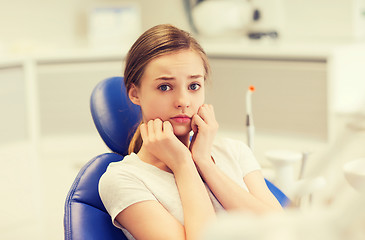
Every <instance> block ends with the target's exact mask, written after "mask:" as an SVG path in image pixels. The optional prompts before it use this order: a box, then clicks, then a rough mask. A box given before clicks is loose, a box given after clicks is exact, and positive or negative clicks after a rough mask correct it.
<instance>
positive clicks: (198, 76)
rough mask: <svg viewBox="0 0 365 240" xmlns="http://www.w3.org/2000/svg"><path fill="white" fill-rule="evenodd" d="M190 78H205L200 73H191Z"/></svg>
mask: <svg viewBox="0 0 365 240" xmlns="http://www.w3.org/2000/svg"><path fill="white" fill-rule="evenodd" d="M189 78H191V79H197V78H203V76H202V75H200V74H196V75H191V76H190V77H189Z"/></svg>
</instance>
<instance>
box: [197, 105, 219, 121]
mask: <svg viewBox="0 0 365 240" xmlns="http://www.w3.org/2000/svg"><path fill="white" fill-rule="evenodd" d="M198 115H199V116H200V117H201V118H202V119H203V120H204V122H206V123H210V122H211V121H213V120H215V116H214V110H213V106H212V105H208V104H204V105H202V106H201V107H200V109H199V111H198Z"/></svg>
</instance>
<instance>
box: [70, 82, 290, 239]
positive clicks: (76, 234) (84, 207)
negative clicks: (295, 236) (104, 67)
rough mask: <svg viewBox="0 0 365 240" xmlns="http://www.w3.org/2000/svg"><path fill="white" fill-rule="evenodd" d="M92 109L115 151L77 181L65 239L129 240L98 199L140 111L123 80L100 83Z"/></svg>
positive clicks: (282, 198)
mask: <svg viewBox="0 0 365 240" xmlns="http://www.w3.org/2000/svg"><path fill="white" fill-rule="evenodd" d="M90 108H91V114H92V118H93V120H94V123H95V126H96V128H97V130H98V132H99V134H100V136H101V138H102V139H103V140H104V142H105V144H106V145H107V146H108V147H109V148H110V150H111V151H112V152H111V153H104V154H101V155H99V156H96V157H95V158H93V159H92V160H90V161H89V162H88V163H86V164H85V166H83V167H82V169H81V170H80V172H79V173H78V175H77V177H76V179H75V180H74V183H73V184H72V186H71V189H70V190H69V193H68V195H67V198H66V202H65V213H64V234H65V240H86V239H87V240H93V239H103V240H112V239H126V237H125V236H124V234H123V232H122V231H121V230H120V229H118V228H116V227H114V225H113V224H112V221H111V218H110V216H109V214H108V212H107V211H106V209H105V207H104V205H103V203H102V201H101V199H100V197H99V192H98V184H99V179H100V177H101V175H102V174H103V173H104V172H105V171H106V168H107V167H108V165H109V163H111V162H116V161H121V160H123V158H124V156H125V155H127V154H128V145H129V140H130V138H131V137H132V136H131V134H130V130H131V129H134V128H136V127H137V125H138V123H139V121H140V117H141V114H140V108H139V106H136V105H134V104H133V103H132V102H131V101H130V100H129V98H128V96H127V94H126V89H125V87H124V82H123V78H122V77H112V78H108V79H105V80H103V81H101V82H100V83H99V84H98V85H97V86H96V87H95V88H94V90H93V92H92V95H91V99H90ZM265 180H266V179H265ZM266 184H267V185H268V187H269V189H270V190H271V191H272V193H273V194H274V195H275V197H276V198H277V199H278V200H279V202H280V204H281V205H282V206H284V207H285V206H287V205H288V204H289V199H288V198H287V197H286V196H285V194H283V193H282V192H281V191H280V190H279V189H278V188H277V187H275V185H274V184H272V183H271V182H270V181H268V180H266Z"/></svg>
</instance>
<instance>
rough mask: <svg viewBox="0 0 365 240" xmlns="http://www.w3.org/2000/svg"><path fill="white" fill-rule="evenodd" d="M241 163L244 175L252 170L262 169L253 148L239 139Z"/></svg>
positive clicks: (238, 146)
mask: <svg viewBox="0 0 365 240" xmlns="http://www.w3.org/2000/svg"><path fill="white" fill-rule="evenodd" d="M237 148H238V156H239V164H240V167H241V170H242V173H243V177H245V176H246V175H247V174H249V173H250V172H252V171H255V170H260V169H261V166H260V164H259V163H258V162H257V160H256V158H255V156H254V155H253V152H252V151H251V149H250V148H249V147H248V146H247V145H246V144H245V143H243V142H241V141H237Z"/></svg>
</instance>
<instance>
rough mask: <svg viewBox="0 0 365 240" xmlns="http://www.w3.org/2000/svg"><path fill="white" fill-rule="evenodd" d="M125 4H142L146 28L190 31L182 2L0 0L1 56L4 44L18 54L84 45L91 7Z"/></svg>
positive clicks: (143, 23)
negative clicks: (169, 25) (173, 27)
mask: <svg viewBox="0 0 365 240" xmlns="http://www.w3.org/2000/svg"><path fill="white" fill-rule="evenodd" d="M125 2H134V3H137V4H139V5H140V7H141V17H142V28H143V29H146V28H147V27H150V26H152V25H155V24H159V23H172V24H175V25H177V26H179V27H181V28H184V29H187V28H188V23H187V20H186V18H185V13H184V11H183V1H182V0H181V1H180V0H168V1H167V0H153V1H150V0H135V1H131V0H77V1H74V0H62V1H58V0H27V1H25V0H13V1H7V0H0V6H1V7H0V54H1V44H2V45H4V46H5V47H9V48H10V50H11V51H13V52H14V51H15V52H17V51H29V50H31V49H32V48H33V46H35V47H39V46H44V45H45V44H46V45H52V46H53V45H57V44H59V43H62V45H67V44H75V43H76V44H78V43H80V42H81V43H83V41H85V40H86V38H87V15H88V10H89V9H90V7H92V6H94V5H96V4H123V3H125Z"/></svg>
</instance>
